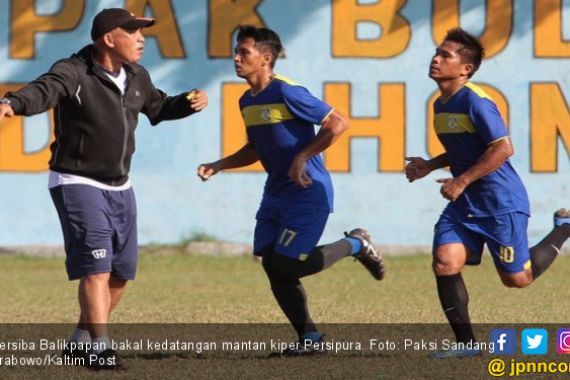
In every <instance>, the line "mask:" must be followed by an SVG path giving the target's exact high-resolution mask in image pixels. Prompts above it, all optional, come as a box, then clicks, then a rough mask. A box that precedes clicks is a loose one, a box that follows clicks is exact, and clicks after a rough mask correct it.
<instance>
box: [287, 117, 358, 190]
mask: <svg viewBox="0 0 570 380" xmlns="http://www.w3.org/2000/svg"><path fill="white" fill-rule="evenodd" d="M347 129H348V124H347V122H346V120H345V118H344V117H343V116H342V115H341V114H340V113H338V112H337V111H334V110H332V111H331V113H330V114H329V115H328V116H327V117H326V118H325V120H324V121H323V123H322V124H321V128H320V130H319V132H318V133H317V136H316V137H315V139H314V140H313V141H311V143H310V144H309V145H307V146H306V147H305V149H303V150H302V151H300V152H299V153H298V154H297V155H296V156H295V158H294V159H293V163H292V164H291V167H290V168H289V173H288V174H289V177H290V178H291V179H292V180H293V181H294V182H295V183H296V184H298V185H299V186H301V187H308V186H310V185H311V184H312V182H313V181H312V180H311V177H309V176H308V175H307V171H306V167H307V160H308V159H310V158H311V157H313V156H316V155H317V154H319V153H321V152H323V151H324V150H325V149H327V148H328V147H329V146H331V145H332V144H334V142H335V141H336V140H337V139H338V138H339V136H340V135H341V134H342V133H343V132H344V131H346V130H347Z"/></svg>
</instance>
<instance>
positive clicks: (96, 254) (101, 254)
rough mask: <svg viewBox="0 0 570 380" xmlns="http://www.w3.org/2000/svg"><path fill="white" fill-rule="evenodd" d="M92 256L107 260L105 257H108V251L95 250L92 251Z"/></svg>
mask: <svg viewBox="0 0 570 380" xmlns="http://www.w3.org/2000/svg"><path fill="white" fill-rule="evenodd" d="M91 254H92V255H93V257H94V258H96V259H103V258H105V256H107V250H106V249H105V248H103V249H94V250H93V251H91Z"/></svg>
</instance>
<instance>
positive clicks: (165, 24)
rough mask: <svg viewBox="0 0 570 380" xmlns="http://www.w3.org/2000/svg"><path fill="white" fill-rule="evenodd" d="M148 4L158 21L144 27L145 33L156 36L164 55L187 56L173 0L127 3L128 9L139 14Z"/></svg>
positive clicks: (135, 0) (161, 52)
mask: <svg viewBox="0 0 570 380" xmlns="http://www.w3.org/2000/svg"><path fill="white" fill-rule="evenodd" d="M147 6H150V7H151V9H152V10H153V13H152V17H155V18H156V23H155V24H154V25H153V26H152V28H145V29H143V33H144V35H145V36H146V37H155V38H156V40H157V42H158V47H159V49H160V54H161V55H162V56H163V57H165V58H184V57H186V53H185V52H184V45H183V44H182V39H181V38H180V31H179V30H178V24H177V23H176V17H175V16H174V10H173V9H172V3H171V0H167V1H165V0H127V2H126V5H125V7H126V9H128V10H130V11H131V12H133V13H134V14H136V15H138V16H143V15H144V11H145V9H146V7H147ZM189 8H190V9H191V7H189Z"/></svg>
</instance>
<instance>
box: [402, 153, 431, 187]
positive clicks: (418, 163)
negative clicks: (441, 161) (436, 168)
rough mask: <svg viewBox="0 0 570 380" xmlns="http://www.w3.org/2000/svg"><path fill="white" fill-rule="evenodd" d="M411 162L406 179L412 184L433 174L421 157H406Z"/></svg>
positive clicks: (407, 167)
mask: <svg viewBox="0 0 570 380" xmlns="http://www.w3.org/2000/svg"><path fill="white" fill-rule="evenodd" d="M406 161H410V162H409V163H408V164H407V165H406V178H407V179H408V181H410V182H414V181H415V180H416V179H420V178H423V177H425V176H426V175H428V174H429V173H431V169H430V168H429V165H428V163H427V161H426V160H424V159H423V158H421V157H406Z"/></svg>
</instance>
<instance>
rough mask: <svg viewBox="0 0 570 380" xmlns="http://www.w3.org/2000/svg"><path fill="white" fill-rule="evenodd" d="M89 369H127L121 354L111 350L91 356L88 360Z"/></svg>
mask: <svg viewBox="0 0 570 380" xmlns="http://www.w3.org/2000/svg"><path fill="white" fill-rule="evenodd" d="M88 361H89V363H88V366H89V368H91V369H93V370H95V371H100V370H124V369H126V368H125V366H124V364H123V361H122V360H121V357H120V356H119V354H118V353H117V352H116V351H115V350H112V349H110V348H108V349H106V350H105V351H103V352H100V353H99V354H93V353H92V354H91V355H89V359H88Z"/></svg>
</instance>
